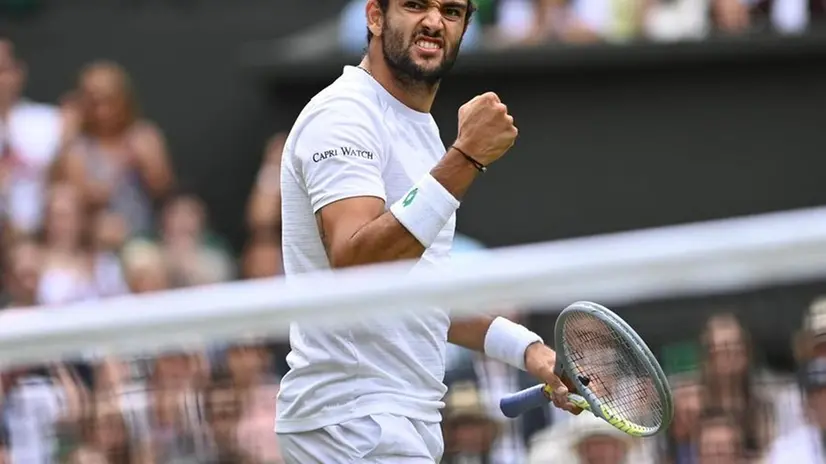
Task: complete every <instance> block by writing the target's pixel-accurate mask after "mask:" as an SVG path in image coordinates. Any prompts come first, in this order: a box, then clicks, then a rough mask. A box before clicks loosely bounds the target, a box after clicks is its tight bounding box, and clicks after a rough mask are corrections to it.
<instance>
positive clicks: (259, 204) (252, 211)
mask: <svg viewBox="0 0 826 464" xmlns="http://www.w3.org/2000/svg"><path fill="white" fill-rule="evenodd" d="M286 141H287V134H286V133H285V132H279V133H278V134H275V135H274V136H273V137H272V138H271V139H270V140H269V141H268V142H267V147H266V149H265V150H264V158H263V160H262V162H261V167H260V168H259V169H258V177H257V179H256V182H255V185H254V186H253V190H252V194H251V195H250V198H249V202H248V203H247V227H248V228H249V231H250V234H251V235H252V236H253V237H260V236H263V237H278V238H279V239H280V235H281V234H280V232H281V153H282V152H283V151H284V142H286Z"/></svg>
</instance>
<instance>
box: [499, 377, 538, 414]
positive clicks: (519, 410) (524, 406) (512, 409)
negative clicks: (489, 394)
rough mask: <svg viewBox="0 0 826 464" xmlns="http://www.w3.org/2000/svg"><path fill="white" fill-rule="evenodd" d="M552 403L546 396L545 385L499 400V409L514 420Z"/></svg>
mask: <svg viewBox="0 0 826 464" xmlns="http://www.w3.org/2000/svg"><path fill="white" fill-rule="evenodd" d="M550 401H551V399H550V398H548V396H547V395H546V394H545V384H539V385H534V386H533V387H530V388H526V389H524V390H522V391H519V392H516V393H511V394H510V395H506V396H505V397H503V398H502V399H501V400H499V409H500V410H501V411H502V414H504V415H505V417H509V418H511V419H513V418H516V417H519V416H520V415H522V414H523V413H525V412H527V411H530V410H531V409H534V408H539V407H541V406H544V405H546V404H548V403H550Z"/></svg>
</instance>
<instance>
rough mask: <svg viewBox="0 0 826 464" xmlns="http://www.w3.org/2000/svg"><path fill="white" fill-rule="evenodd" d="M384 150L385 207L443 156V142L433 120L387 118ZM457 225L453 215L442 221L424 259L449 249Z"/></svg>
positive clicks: (439, 256)
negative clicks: (407, 120) (411, 120)
mask: <svg viewBox="0 0 826 464" xmlns="http://www.w3.org/2000/svg"><path fill="white" fill-rule="evenodd" d="M387 127H388V129H389V131H388V138H387V142H386V145H385V147H384V150H385V153H387V157H386V162H385V165H384V169H383V171H382V177H383V180H384V185H385V194H386V195H387V208H388V209H389V207H390V205H392V204H393V203H395V202H396V201H399V200H400V199H402V198H403V197H404V196H405V195H407V192H408V191H409V190H410V188H411V187H412V186H413V184H415V183H416V182H417V181H418V180H419V179H421V177H422V176H424V175H425V174H427V173H428V172H430V171H431V170H432V169H433V167H434V166H436V164H437V163H438V162H439V160H441V159H442V157H443V156H444V153H445V145H444V143H443V142H442V140H441V137H440V135H439V130H438V128H437V127H436V124H435V123H434V124H410V123H407V124H404V123H401V122H399V121H397V120H394V119H393V118H392V117H391V118H388V124H387ZM455 229H456V215H455V214H454V215H453V216H452V217H451V219H450V220H449V221H448V223H447V224H445V227H444V228H443V229H442V231H441V232H440V233H439V236H438V237H437V239H436V241H435V242H434V243H433V244H432V245H431V246H430V248H428V250H427V251H426V252H425V255H424V258H425V261H438V260H441V259H442V258H447V257H448V256H449V253H450V248H451V244H452V242H453V235H454V232H455Z"/></svg>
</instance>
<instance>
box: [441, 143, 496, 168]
mask: <svg viewBox="0 0 826 464" xmlns="http://www.w3.org/2000/svg"><path fill="white" fill-rule="evenodd" d="M450 148H452V149H454V150H456V151H458V152H459V153H460V154H461V155H462V156H464V157H465V159H466V160H468V162H470V164H472V165H473V167H475V168H476V169H477V170H478V171H479V172H487V170H488V168H487V166H485V165H484V164H482V163H480V162H478V161H476V160H475V159H474V158H473V157H472V156H470V155H468V154H467V153H465V152H464V151H463V150H462V149H461V148H459V147H457V146H456V145H451V146H450Z"/></svg>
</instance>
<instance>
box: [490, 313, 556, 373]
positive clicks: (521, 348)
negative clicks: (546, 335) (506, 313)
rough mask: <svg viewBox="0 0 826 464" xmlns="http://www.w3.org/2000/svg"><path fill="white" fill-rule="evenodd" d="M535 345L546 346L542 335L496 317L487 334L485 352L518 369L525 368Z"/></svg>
mask: <svg viewBox="0 0 826 464" xmlns="http://www.w3.org/2000/svg"><path fill="white" fill-rule="evenodd" d="M533 346H538V347H542V346H544V341H543V340H542V337H540V336H539V335H537V334H536V333H534V332H531V331H530V330H528V329H527V328H526V327H525V326H522V325H520V324H516V323H514V322H511V321H509V320H507V319H505V318H503V317H497V318H496V319H494V320H493V322H491V324H490V327H488V331H487V333H486V334H485V354H486V355H487V356H489V357H491V358H493V359H496V360H498V361H501V362H503V363H505V364H508V365H510V366H513V367H515V368H517V369H521V370H525V359H526V357H527V354H528V350H529V349H534V348H532V347H533Z"/></svg>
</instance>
